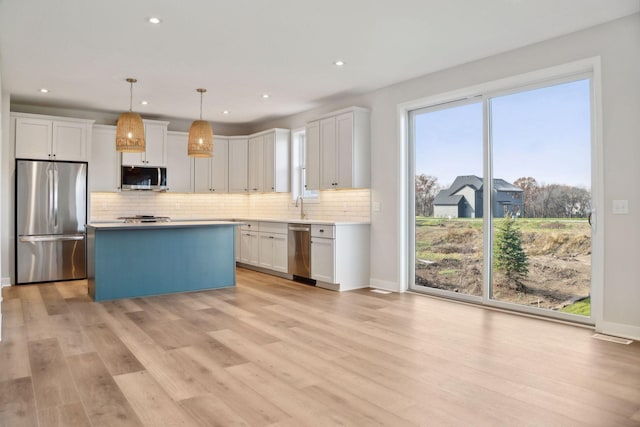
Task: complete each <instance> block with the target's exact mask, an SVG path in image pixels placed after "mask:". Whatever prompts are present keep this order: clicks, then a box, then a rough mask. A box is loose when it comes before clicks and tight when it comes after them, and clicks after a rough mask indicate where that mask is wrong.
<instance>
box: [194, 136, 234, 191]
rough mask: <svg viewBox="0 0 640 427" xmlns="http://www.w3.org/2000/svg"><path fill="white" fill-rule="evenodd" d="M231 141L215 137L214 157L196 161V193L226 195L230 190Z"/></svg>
mask: <svg viewBox="0 0 640 427" xmlns="http://www.w3.org/2000/svg"><path fill="white" fill-rule="evenodd" d="M228 168H229V140H228V139H226V138H220V137H217V136H214V137H213V157H210V158H196V159H194V189H195V192H196V193H209V192H216V193H226V192H227V191H228V190H229V175H228Z"/></svg>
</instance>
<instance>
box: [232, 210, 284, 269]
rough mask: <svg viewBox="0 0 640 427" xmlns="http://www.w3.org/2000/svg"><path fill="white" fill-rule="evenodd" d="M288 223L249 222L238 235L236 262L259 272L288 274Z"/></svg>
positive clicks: (241, 228)
mask: <svg viewBox="0 0 640 427" xmlns="http://www.w3.org/2000/svg"><path fill="white" fill-rule="evenodd" d="M287 225H288V224H287V223H285V222H271V221H268V222H263V221H261V222H255V221H249V222H247V223H246V224H245V225H243V226H241V227H240V233H239V234H237V235H236V244H238V245H239V246H240V250H239V251H237V252H236V261H238V262H240V263H241V264H245V265H248V266H255V267H260V269H259V271H265V270H266V271H267V272H268V271H274V272H279V273H284V274H286V273H287V272H288V265H289V264H288V253H287V250H288V247H287V241H288V240H287V232H288V230H287Z"/></svg>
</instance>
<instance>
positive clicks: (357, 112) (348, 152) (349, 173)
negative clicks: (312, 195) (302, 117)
mask: <svg viewBox="0 0 640 427" xmlns="http://www.w3.org/2000/svg"><path fill="white" fill-rule="evenodd" d="M370 153H371V151H370V120H369V111H368V110H365V109H363V108H357V107H352V108H349V109H346V110H343V111H340V112H336V113H333V114H329V115H327V116H326V117H324V118H322V119H320V120H317V121H314V122H310V123H308V124H307V152H306V168H307V169H306V182H307V189H308V190H316V189H318V188H319V189H321V190H327V189H335V188H367V187H369V186H370V180H371V177H370V175H371V167H370V164H371V159H370V155H371V154H370ZM316 183H318V185H316Z"/></svg>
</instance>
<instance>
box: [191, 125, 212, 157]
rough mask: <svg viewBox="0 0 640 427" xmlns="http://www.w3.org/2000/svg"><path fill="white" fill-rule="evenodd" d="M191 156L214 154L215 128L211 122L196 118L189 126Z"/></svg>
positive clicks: (209, 155) (210, 155)
mask: <svg viewBox="0 0 640 427" xmlns="http://www.w3.org/2000/svg"><path fill="white" fill-rule="evenodd" d="M187 151H188V153H187V154H188V155H189V157H212V156H213V129H212V128H211V125H210V124H209V122H207V121H205V120H196V121H194V122H193V123H192V124H191V128H189V146H188V149H187Z"/></svg>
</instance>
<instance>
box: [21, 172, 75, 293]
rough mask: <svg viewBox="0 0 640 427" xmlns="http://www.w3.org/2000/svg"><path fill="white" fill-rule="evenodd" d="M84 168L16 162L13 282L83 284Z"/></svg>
mask: <svg viewBox="0 0 640 427" xmlns="http://www.w3.org/2000/svg"><path fill="white" fill-rule="evenodd" d="M86 219H87V164H86V163H75V162H74V163H72V162H48V161H37V160H16V282H17V283H35V282H52V281H60V280H73V279H83V278H86V277H87V269H86V265H87V262H86V258H87V255H86V233H85V224H86Z"/></svg>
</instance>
